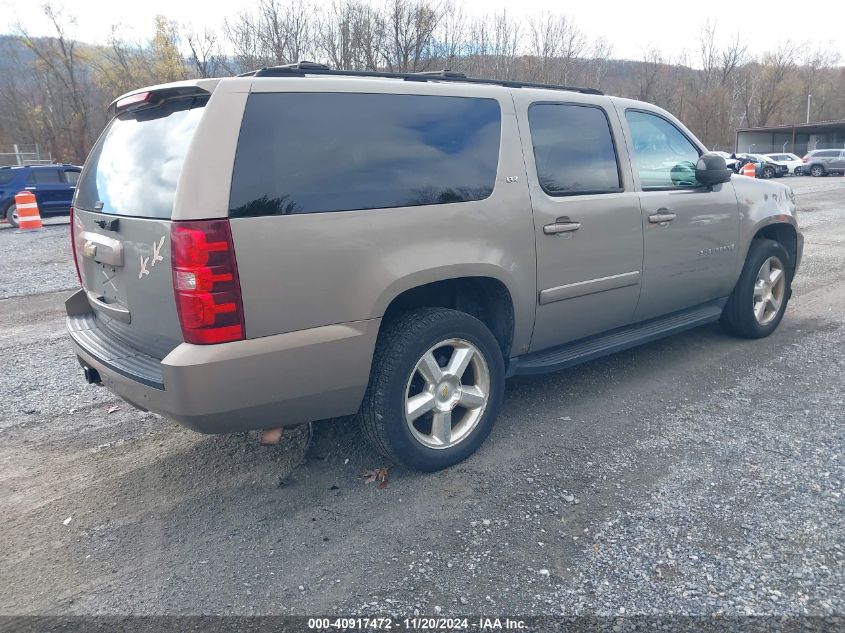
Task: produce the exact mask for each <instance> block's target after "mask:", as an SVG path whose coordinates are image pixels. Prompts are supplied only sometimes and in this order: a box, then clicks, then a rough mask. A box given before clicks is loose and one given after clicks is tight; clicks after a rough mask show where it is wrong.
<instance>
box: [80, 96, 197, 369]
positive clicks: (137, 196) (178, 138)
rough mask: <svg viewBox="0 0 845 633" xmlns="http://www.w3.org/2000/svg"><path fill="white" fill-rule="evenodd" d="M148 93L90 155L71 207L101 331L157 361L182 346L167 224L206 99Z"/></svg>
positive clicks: (116, 120)
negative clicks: (164, 96)
mask: <svg viewBox="0 0 845 633" xmlns="http://www.w3.org/2000/svg"><path fill="white" fill-rule="evenodd" d="M144 94H145V95H147V96H148V98H149V99H150V101H149V102H142V103H141V104H140V105H138V106H136V107H135V108H134V109H132V110H130V111H123V112H120V111H118V114H117V116H116V117H115V118H114V119H112V121H111V122H110V123H109V125H108V127H107V128H106V130H105V131H104V132H103V134H102V136H101V137H100V139H99V140H98V141H97V144H96V145H95V146H94V149H92V150H91V154H90V155H89V157H88V160H87V161H86V163H85V167H84V169H83V171H82V175H81V177H80V179H79V184H78V187H77V191H76V197H75V199H74V219H73V227H72V228H73V231H72V233H73V240H74V246H75V251H76V262H77V265H78V266H79V273H80V277H81V278H82V286H83V288H84V290H85V292H86V295H87V297H88V302H89V304H90V305H91V307H92V309H93V311H94V314H95V317H96V321H97V323H96V325H97V328H98V329H100V330H102V331H103V332H106V333H108V334H109V335H112V336H114V337H116V338H118V339H120V340H121V341H123V342H124V343H127V344H129V345H130V346H131V347H133V348H135V349H137V350H139V351H140V352H143V353H144V354H148V355H150V356H153V357H155V358H158V359H161V358H164V356H166V355H167V354H168V353H169V352H170V351H171V350H173V348H175V347H176V346H177V345H179V344H180V343H181V342H182V340H183V337H182V330H181V326H180V322H179V316H178V314H177V311H176V302H175V299H174V295H173V278H172V270H171V261H170V256H171V252H170V247H171V245H170V228H171V217H172V215H173V201H174V198H175V194H176V187H177V184H178V181H179V177H180V174H181V170H182V163H183V162H184V158H185V154H186V153H187V151H188V147H189V146H190V144H191V141H192V140H193V136H194V132H195V131H196V128H197V125H198V124H199V121H200V119H201V117H202V115H203V113H204V110H205V104H206V102H207V101H208V98H207V97H208V95H207V94H205V96H198V95H190V96H187V97H186V96H184V95H180V96H178V97H177V98H160V97H157V96H156V95H154V94H153V93H144ZM149 95H153V96H152V97H149ZM156 99H158V100H157V101H156Z"/></svg>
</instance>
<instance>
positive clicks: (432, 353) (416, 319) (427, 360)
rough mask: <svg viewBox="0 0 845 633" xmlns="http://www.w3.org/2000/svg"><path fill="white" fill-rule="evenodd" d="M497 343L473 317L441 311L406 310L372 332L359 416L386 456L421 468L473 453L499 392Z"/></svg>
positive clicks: (490, 425)
mask: <svg viewBox="0 0 845 633" xmlns="http://www.w3.org/2000/svg"><path fill="white" fill-rule="evenodd" d="M504 374H505V371H504V361H503V359H502V352H501V349H500V348H499V344H498V342H497V341H496V339H495V337H494V336H493V334H492V333H491V332H490V330H489V329H488V328H487V327H486V326H485V325H484V324H483V323H482V322H481V321H479V320H478V319H476V318H475V317H472V316H470V315H468V314H466V313H464V312H458V311H457V310H450V309H445V308H422V309H419V310H414V311H412V312H408V313H407V314H405V315H403V316H401V317H399V318H397V319H396V320H395V321H393V322H391V323H388V324H386V325H385V326H384V330H383V331H382V332H381V333H380V334H379V340H378V344H377V346H376V352H375V355H374V358H373V368H372V372H371V375H370V384H369V386H368V388H367V393H366V395H365V396H364V401H363V403H362V405H361V411H360V413H359V419H360V422H361V426H362V428H363V430H364V433H365V435H366V436H367V439H368V440H369V441H370V443H371V444H372V445H373V447H374V448H375V449H376V450H377V451H379V452H380V453H381V454H382V455H384V456H385V457H387V458H389V459H392V460H394V461H397V462H400V463H402V464H405V465H406V466H409V467H411V468H414V469H416V470H421V471H435V470H441V469H443V468H447V467H449V466H452V465H454V464H457V463H458V462H461V461H463V460H464V459H466V458H467V457H469V456H470V455H472V454H473V453H474V452H475V451H476V450H477V449H478V447H479V446H481V444H482V442H484V440H485V439H486V438H487V436H488V435H489V434H490V431H491V429H492V428H493V424H494V423H495V421H496V417H497V416H498V414H499V407H500V406H501V402H502V394H503V393H504Z"/></svg>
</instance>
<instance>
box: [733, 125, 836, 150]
mask: <svg viewBox="0 0 845 633" xmlns="http://www.w3.org/2000/svg"><path fill="white" fill-rule="evenodd" d="M735 148H736V151H737V152H748V153H750V154H769V153H772V152H792V153H793V154H797V155H798V156H803V155H804V154H806V153H807V152H809V151H812V150H814V149H843V148H845V119H843V120H839V121H820V122H818V123H797V124H795V125H770V126H766V127H751V128H740V129H738V130H737V131H736V146H735Z"/></svg>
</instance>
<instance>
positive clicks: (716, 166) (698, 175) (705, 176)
mask: <svg viewBox="0 0 845 633" xmlns="http://www.w3.org/2000/svg"><path fill="white" fill-rule="evenodd" d="M732 173H733V172H732V171H731V170H730V169H728V166H727V164H726V163H725V159H724V158H722V157H721V156H719V155H718V154H703V155H702V156H701V158H699V159H698V162H697V163H696V164H695V179H696V180H697V181H698V182H700V183H701V184H702V185H707V186H708V187H712V186H713V185H719V184H722V183H723V182H728V181H729V180H730V179H731V174H732Z"/></svg>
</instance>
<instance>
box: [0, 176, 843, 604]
mask: <svg viewBox="0 0 845 633" xmlns="http://www.w3.org/2000/svg"><path fill="white" fill-rule="evenodd" d="M784 182H787V183H788V184H791V185H792V186H793V187H794V188H795V189H796V193H797V195H798V201H799V205H800V208H801V210H802V215H801V217H800V221H801V223H802V225H803V227H804V230H805V236H806V247H805V255H804V263H803V265H802V269H801V270H800V273H799V276H798V278H797V279H796V281H795V284H794V288H795V295H794V297H793V301H792V302H791V304H790V306H789V310H788V312H787V316H786V318H785V319H784V321H783V323H782V325H781V327H780V329H779V330H778V331H777V332H776V333H775V335H773V336H772V337H770V338H768V339H765V340H762V341H744V340H737V339H733V338H729V337H728V336H726V335H725V334H723V333H722V332H721V331H720V330H719V328H718V327H717V326H712V327H705V328H701V329H698V330H695V331H692V332H688V333H685V334H681V335H678V336H675V337H672V338H670V339H666V340H663V341H659V342H656V343H653V344H649V345H646V346H644V347H641V348H639V349H635V350H631V351H628V352H624V353H620V354H617V355H614V356H611V357H608V358H605V359H601V360H598V361H594V362H591V363H589V364H586V365H583V366H581V367H578V368H575V369H572V370H567V371H562V372H559V373H556V374H553V375H548V376H541V377H536V378H519V379H514V380H511V381H510V382H509V383H508V390H507V396H506V400H505V404H504V408H503V412H502V416H501V418H500V420H499V422H498V424H497V427H496V429H494V431H493V434H492V435H491V437H490V439H489V440H488V442H487V443H486V445H485V446H484V447H483V448H482V450H481V451H480V452H479V453H478V454H477V455H475V456H474V457H473V458H471V459H470V460H468V461H467V462H465V463H463V464H462V465H460V466H458V467H456V468H452V469H451V470H449V471H446V472H441V473H436V474H433V475H421V474H417V473H413V472H409V471H405V470H402V469H400V468H394V469H392V471H391V474H390V480H389V485H388V487H387V488H385V489H383V490H380V489H378V488H377V487H376V486H375V485H374V484H367V483H365V482H364V480H363V479H362V478H361V472H362V471H363V470H365V469H370V468H376V467H380V466H382V465H383V462H382V460H381V459H380V458H379V457H378V456H377V455H375V454H374V453H373V452H371V451H370V450H369V449H368V448H367V447H366V445H365V444H364V441H363V438H361V437H359V435H358V432H357V430H356V428H355V426H354V425H352V424H350V423H340V424H329V423H319V424H316V425H315V427H314V438H313V441H312V442H311V443H310V445H309V446H308V447H307V449H306V445H307V442H306V438H304V437H303V436H301V435H300V436H297V435H292V436H289V437H288V438H286V440H285V441H284V443H283V445H282V446H279V447H272V448H267V447H261V446H259V445H258V443H257V441H256V435H255V434H245V435H237V436H226V437H216V436H202V435H198V434H194V433H192V432H190V431H187V430H184V429H182V428H181V427H179V426H177V425H175V424H174V423H171V422H169V421H167V420H163V419H160V418H158V417H157V416H154V415H152V414H143V413H140V412H138V411H135V410H133V409H132V408H131V407H129V406H128V405H126V404H124V403H122V402H120V401H118V400H116V399H115V398H114V397H113V396H111V395H110V394H109V393H108V392H107V391H105V390H103V389H99V388H96V387H90V386H87V385H85V384H84V382H83V380H82V376H81V371H80V370H79V367H78V365H77V364H76V361H75V359H74V357H73V354H72V352H71V349H70V345H69V343H68V341H67V339H66V337H65V335H64V330H63V327H64V326H63V319H62V301H63V299H64V297H65V296H66V295H67V292H65V291H60V290H62V289H67V288H71V287H72V286H74V285H75V283H76V276H75V273H74V271H73V266H72V264H71V263H70V254H69V244H68V240H67V232H68V227H67V225H59V226H50V227H47V228H46V229H45V230H44V231H43V232H41V233H37V234H26V235H21V234H17V233H16V232H14V231H11V230H2V231H0V252H2V253H3V261H4V264H5V265H4V267H3V269H2V271H0V322H2V323H3V325H4V327H3V329H2V331H0V358H2V372H0V392H2V393H3V399H2V403H0V489H2V491H3V493H2V495H0V515H2V517H3V522H2V528H0V540H2V542H3V543H4V546H3V547H2V549H0V577H2V578H3V579H4V581H3V584H4V589H3V590H2V591H0V614H162V613H169V614H174V613H178V614H199V613H204V614H215V613H225V614H309V615H314V614H333V615H334V614H336V615H353V614H368V613H372V614H375V613H378V614H391V613H395V614H400V615H412V614H415V613H418V614H426V615H433V614H435V613H440V614H441V615H455V614H478V613H492V614H501V615H506V614H521V615H529V614H535V615H542V614H567V615H571V614H579V613H591V614H598V615H618V614H625V615H631V614H707V615H712V614H726V615H745V614H771V615H784V614H810V615H830V614H839V615H842V614H845V589H843V587H845V571H843V570H845V565H843V563H845V511H844V510H845V505H843V498H842V492H843V487H844V486H843V483H845V468H844V467H843V463H842V451H843V447H845V425H843V420H845V414H843V405H845V393H843V389H842V385H843V383H845V355H843V350H845V317H843V315H845V266H843V262H845V180H843V179H842V178H825V179H810V178H792V179H789V180H785V181H784ZM68 519H69V521H68Z"/></svg>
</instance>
